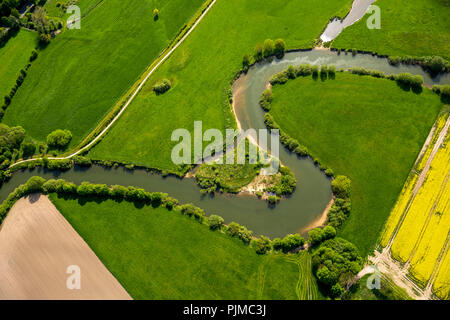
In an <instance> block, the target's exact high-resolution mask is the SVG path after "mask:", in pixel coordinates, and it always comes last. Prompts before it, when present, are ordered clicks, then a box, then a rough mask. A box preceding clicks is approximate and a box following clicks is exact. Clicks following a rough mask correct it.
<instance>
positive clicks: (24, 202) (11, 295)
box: [0, 194, 131, 299]
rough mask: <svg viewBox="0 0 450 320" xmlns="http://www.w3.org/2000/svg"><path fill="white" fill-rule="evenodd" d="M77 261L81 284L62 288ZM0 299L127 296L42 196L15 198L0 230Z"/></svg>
mask: <svg viewBox="0 0 450 320" xmlns="http://www.w3.org/2000/svg"><path fill="white" fill-rule="evenodd" d="M71 265H77V266H79V268H80V273H81V277H80V279H81V288H80V289H72V290H70V289H68V288H67V285H66V282H67V279H68V278H69V277H70V276H71V274H68V273H66V271H67V268H68V266H71ZM0 299H131V297H130V295H129V294H128V293H127V292H126V291H125V289H124V288H123V287H122V286H121V285H120V283H119V282H118V281H117V280H116V279H115V278H114V276H113V275H112V274H111V273H110V272H109V271H108V269H106V267H105V266H104V265H103V263H102V262H101V261H100V260H99V259H98V258H97V256H96V255H95V253H94V252H93V251H92V250H91V249H90V248H89V246H88V245H87V243H86V242H85V241H84V240H83V239H82V238H81V237H80V236H79V235H78V233H77V232H76V231H75V230H74V229H73V228H72V226H71V225H70V224H69V223H68V222H67V221H66V219H65V218H64V217H63V216H62V215H61V214H60V213H59V211H58V210H57V209H56V207H55V206H54V205H53V203H52V202H51V201H50V200H49V199H48V198H47V196H44V195H38V194H35V195H31V196H28V197H26V198H22V199H20V200H19V201H17V202H16V204H15V205H14V206H13V208H12V209H11V211H10V212H9V214H8V217H7V218H6V219H5V221H4V222H3V225H2V227H1V229H0Z"/></svg>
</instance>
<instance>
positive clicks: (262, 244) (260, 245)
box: [254, 236, 272, 254]
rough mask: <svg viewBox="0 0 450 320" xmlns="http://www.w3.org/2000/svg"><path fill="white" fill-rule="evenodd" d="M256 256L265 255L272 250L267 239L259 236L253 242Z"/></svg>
mask: <svg viewBox="0 0 450 320" xmlns="http://www.w3.org/2000/svg"><path fill="white" fill-rule="evenodd" d="M254 243H255V250H256V253H257V254H266V253H267V252H269V251H270V249H271V248H272V246H271V243H270V240H269V238H267V237H265V236H261V237H260V238H258V239H256V240H255V241H254Z"/></svg>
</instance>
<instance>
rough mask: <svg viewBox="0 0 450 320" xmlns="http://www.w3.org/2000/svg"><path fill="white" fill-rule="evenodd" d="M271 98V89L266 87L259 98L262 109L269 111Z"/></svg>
mask: <svg viewBox="0 0 450 320" xmlns="http://www.w3.org/2000/svg"><path fill="white" fill-rule="evenodd" d="M272 99H273V95H272V90H270V89H266V90H264V92H263V94H262V96H261V99H260V100H259V104H260V105H261V107H262V108H263V109H264V110H266V111H269V110H270V104H271V102H272Z"/></svg>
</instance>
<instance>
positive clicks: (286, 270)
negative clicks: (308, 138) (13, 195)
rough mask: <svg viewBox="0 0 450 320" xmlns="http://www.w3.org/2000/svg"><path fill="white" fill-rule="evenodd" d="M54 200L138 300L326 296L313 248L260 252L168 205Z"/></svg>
mask: <svg viewBox="0 0 450 320" xmlns="http://www.w3.org/2000/svg"><path fill="white" fill-rule="evenodd" d="M51 200H52V201H53V203H54V204H55V205H56V207H57V208H58V209H59V211H60V212H61V213H62V214H63V215H64V216H65V217H66V219H67V220H68V221H69V222H70V223H71V224H72V226H73V227H74V228H75V229H76V230H77V232H78V233H79V234H80V235H81V236H82V237H83V239H84V240H85V241H86V242H87V243H88V244H89V246H90V247H91V248H92V249H93V250H94V252H95V253H96V254H97V256H98V257H99V258H100V260H101V261H102V262H103V263H104V264H105V265H106V267H107V268H108V269H109V270H110V271H111V272H112V273H113V275H114V276H115V277H116V278H117V279H118V280H119V282H120V283H121V284H122V286H123V287H124V288H125V289H126V290H127V291H128V293H129V294H130V295H131V296H132V297H133V298H135V299H298V298H301V299H306V298H316V299H317V298H321V295H320V293H319V291H318V290H317V285H316V283H315V279H314V277H313V275H312V272H311V266H310V256H309V254H308V253H307V252H305V253H303V254H299V255H289V256H286V255H283V254H270V255H264V256H259V255H257V254H256V253H255V250H254V249H253V248H250V247H248V246H246V245H244V244H243V243H242V242H241V241H240V240H237V239H234V238H231V237H229V236H228V235H225V234H223V233H220V232H217V231H210V230H209V228H208V227H207V226H205V225H201V224H200V223H199V222H197V221H196V220H194V219H191V218H189V217H187V216H184V215H182V214H181V213H180V212H178V211H174V212H171V211H168V210H167V209H165V208H161V207H160V208H156V209H154V208H152V207H151V206H144V207H142V208H136V207H135V205H134V204H132V203H129V202H120V203H118V202H115V201H113V200H107V201H104V202H101V203H98V202H97V201H91V202H83V201H78V200H65V199H62V198H58V197H57V196H56V195H51Z"/></svg>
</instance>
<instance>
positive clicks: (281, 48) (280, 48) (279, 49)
mask: <svg viewBox="0 0 450 320" xmlns="http://www.w3.org/2000/svg"><path fill="white" fill-rule="evenodd" d="M274 46H275V50H274V53H275V55H276V56H277V57H282V56H283V55H284V52H285V51H286V43H285V42H284V40H283V39H277V40H275V45H274Z"/></svg>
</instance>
